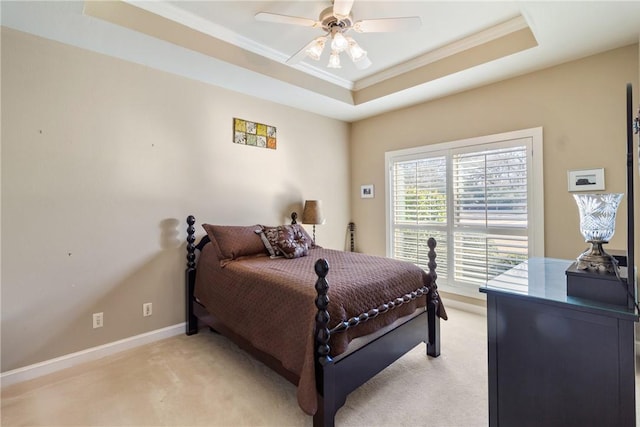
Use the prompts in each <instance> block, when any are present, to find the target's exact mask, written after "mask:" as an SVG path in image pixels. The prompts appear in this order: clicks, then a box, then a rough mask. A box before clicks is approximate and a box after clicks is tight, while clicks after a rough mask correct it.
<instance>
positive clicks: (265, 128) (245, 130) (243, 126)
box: [233, 117, 277, 150]
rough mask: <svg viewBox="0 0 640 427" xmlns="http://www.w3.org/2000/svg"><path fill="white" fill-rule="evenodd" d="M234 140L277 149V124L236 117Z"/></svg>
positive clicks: (234, 120)
mask: <svg viewBox="0 0 640 427" xmlns="http://www.w3.org/2000/svg"><path fill="white" fill-rule="evenodd" d="M233 142H234V143H236V144H242V145H252V146H254V147H262V148H270V149H272V150H275V149H276V147H277V133H276V128H275V126H269V125H265V124H263V123H258V122H252V121H249V120H244V119H238V118H235V117H234V119H233Z"/></svg>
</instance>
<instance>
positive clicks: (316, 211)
mask: <svg viewBox="0 0 640 427" xmlns="http://www.w3.org/2000/svg"><path fill="white" fill-rule="evenodd" d="M302 223H303V224H324V215H323V214H322V200H306V201H305V202H304V210H303V211H302Z"/></svg>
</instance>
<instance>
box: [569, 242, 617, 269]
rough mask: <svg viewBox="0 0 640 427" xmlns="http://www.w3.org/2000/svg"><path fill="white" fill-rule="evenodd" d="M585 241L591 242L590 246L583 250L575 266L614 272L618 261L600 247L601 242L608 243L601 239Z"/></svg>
mask: <svg viewBox="0 0 640 427" xmlns="http://www.w3.org/2000/svg"><path fill="white" fill-rule="evenodd" d="M587 243H591V247H590V248H589V249H587V250H586V251H584V252H583V253H582V254H580V256H579V257H578V259H577V260H578V264H577V265H576V268H577V269H578V270H590V271H597V272H599V273H615V272H616V268H617V267H618V261H616V259H615V258H614V257H613V255H609V254H608V253H606V252H605V250H604V248H603V247H602V244H603V243H608V242H605V241H602V240H590V241H588V242H587Z"/></svg>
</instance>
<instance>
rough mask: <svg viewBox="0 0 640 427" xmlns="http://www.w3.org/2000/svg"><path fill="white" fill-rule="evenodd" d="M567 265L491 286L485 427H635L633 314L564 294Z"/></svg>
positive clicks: (520, 272)
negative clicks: (487, 393)
mask: <svg viewBox="0 0 640 427" xmlns="http://www.w3.org/2000/svg"><path fill="white" fill-rule="evenodd" d="M571 262H572V261H568V260H560V259H553V258H532V259H530V260H528V261H527V262H525V263H523V264H521V265H519V266H517V267H515V268H513V269H511V270H509V271H507V272H506V273H504V274H502V275H500V276H498V277H496V278H495V279H493V280H491V281H489V282H488V283H487V285H486V286H485V287H482V288H481V289H480V292H483V293H486V294H487V322H488V344H489V345H488V347H489V348H488V350H489V425H490V426H492V427H495V426H501V427H511V426H518V427H525V426H544V427H553V426H562V427H569V426H580V427H586V426H598V427H603V426H616V427H625V426H635V425H636V416H635V409H636V408H635V334H634V323H635V322H637V321H638V316H637V314H636V313H635V311H632V310H628V309H626V308H624V307H620V306H612V305H606V304H602V303H598V302H595V301H589V300H585V299H580V298H576V297H568V296H567V293H566V276H565V270H566V269H567V268H568V267H569V265H570V264H571Z"/></svg>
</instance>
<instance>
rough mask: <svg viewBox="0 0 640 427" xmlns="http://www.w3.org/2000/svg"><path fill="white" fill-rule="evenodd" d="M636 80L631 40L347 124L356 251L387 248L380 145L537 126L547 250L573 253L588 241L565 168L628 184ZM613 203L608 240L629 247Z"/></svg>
mask: <svg viewBox="0 0 640 427" xmlns="http://www.w3.org/2000/svg"><path fill="white" fill-rule="evenodd" d="M638 80H639V66H638V46H637V45H632V46H628V47H624V48H620V49H616V50H612V51H609V52H606V53H603V54H600V55H595V56H591V57H588V58H585V59H581V60H578V61H573V62H570V63H566V64H563V65H560V66H556V67H553V68H549V69H546V70H542V71H538V72H535V73H531V74H527V75H524V76H521V77H517V78H513V79H510V80H507V81H503V82H500V83H496V84H492V85H489V86H485V87H482V88H479V89H475V90H470V91H467V92H463V93H460V94H457V95H453V96H449V97H446V98H442V99H439V100H435V101H433V102H428V103H424V104H420V105H417V106H414V107H410V108H406V109H403V110H399V111H395V112H393V113H389V114H385V115H381V116H378V117H373V118H370V119H367V120H362V121H359V122H357V123H354V124H353V126H352V131H351V155H352V170H351V173H352V182H351V191H352V193H353V194H354V197H353V198H352V216H353V220H354V221H355V223H356V225H357V229H358V243H359V248H360V250H362V251H364V252H368V253H374V254H379V255H384V254H385V206H384V203H385V182H384V179H385V178H384V177H385V174H384V168H385V166H384V153H385V152H386V151H390V150H397V149H401V148H408V147H416V146H421V145H428V144H434V143H439V142H447V141H453V140H458V139H463V138H469V137H475V136H482V135H491V134H497V133H502V132H507V131H513V130H519V129H527V128H533V127H538V126H542V127H543V138H544V143H543V145H544V149H543V151H544V192H545V233H544V234H545V254H546V256H548V257H555V258H566V259H570V258H574V257H576V256H577V255H578V254H579V253H580V251H581V250H582V249H583V248H584V247H585V243H584V242H583V239H582V236H581V235H580V232H579V229H578V222H579V221H578V211H577V208H576V205H575V202H574V200H573V198H572V197H571V194H570V193H568V192H567V170H570V169H584V168H599V167H603V168H605V181H606V191H607V192H624V191H625V189H626V172H625V171H626V169H625V167H626V95H625V94H626V84H627V83H628V82H630V83H632V84H633V85H634V87H638ZM637 181H638V180H637V176H636V182H637ZM361 184H374V185H375V187H376V197H375V199H360V198H359V197H358V196H357V194H358V193H357V191H358V189H359V188H360V185H361ZM637 186H638V185H637ZM636 188H637V187H636ZM637 209H638V208H636V210H637ZM618 212H619V215H618V218H617V224H616V227H617V232H616V235H615V236H614V238H613V240H612V242H611V244H610V245H609V247H611V248H625V247H626V240H625V233H626V200H623V203H622V205H621V206H620V209H619V211H618Z"/></svg>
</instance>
